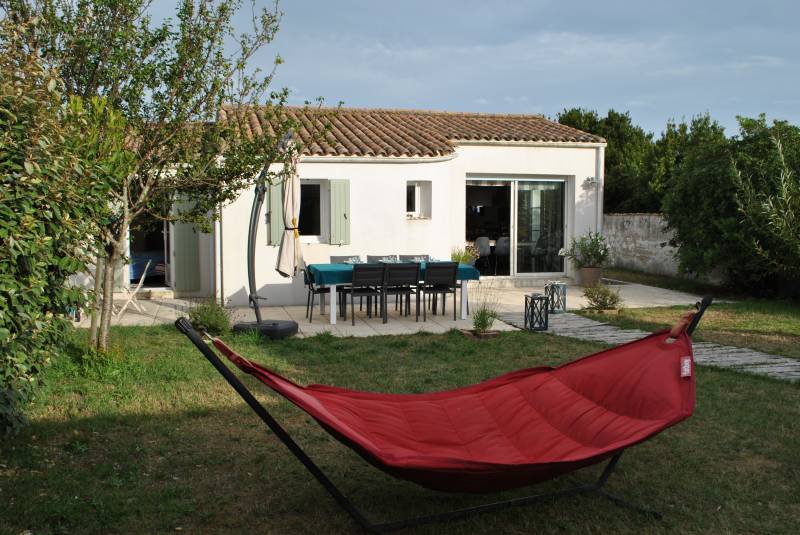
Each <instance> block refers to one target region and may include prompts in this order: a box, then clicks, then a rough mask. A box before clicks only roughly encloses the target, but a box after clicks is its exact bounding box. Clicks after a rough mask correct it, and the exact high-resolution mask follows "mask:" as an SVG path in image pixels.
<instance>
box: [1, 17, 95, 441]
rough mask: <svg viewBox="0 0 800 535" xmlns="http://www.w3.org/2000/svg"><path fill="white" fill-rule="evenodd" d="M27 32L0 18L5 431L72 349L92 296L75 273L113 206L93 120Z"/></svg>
mask: <svg viewBox="0 0 800 535" xmlns="http://www.w3.org/2000/svg"><path fill="white" fill-rule="evenodd" d="M26 31H27V26H25V25H20V24H12V23H11V22H10V21H8V20H6V21H0V434H6V433H12V432H15V431H16V430H18V429H19V428H20V426H21V425H22V424H24V422H25V416H24V407H25V404H26V403H27V402H28V401H29V400H30V399H31V397H32V396H33V395H34V392H35V387H36V386H37V384H38V381H39V378H38V377H39V373H40V372H41V370H42V368H43V367H44V366H45V365H47V363H48V362H49V360H50V358H51V357H52V356H53V355H54V354H56V353H58V352H62V351H63V348H64V345H65V333H66V332H67V329H68V328H69V321H68V320H66V319H65V314H66V312H67V311H68V310H70V309H76V308H80V307H81V306H82V305H83V304H84V303H85V299H86V292H85V291H84V290H83V289H82V288H72V287H69V285H68V278H69V276H70V275H72V274H74V273H76V272H79V271H83V270H85V269H86V261H87V260H88V258H87V255H88V253H90V252H91V251H87V247H88V246H89V244H87V241H90V240H87V237H88V236H91V235H93V234H94V233H96V225H95V222H96V221H97V220H98V218H99V217H100V215H99V214H101V213H104V212H105V210H106V207H107V206H108V196H107V190H106V189H104V184H103V182H102V181H100V180H97V168H96V167H95V166H92V165H90V164H89V163H87V158H86V157H85V151H88V150H90V149H91V148H92V146H93V143H94V142H95V141H96V136H93V133H94V132H96V130H92V128H93V124H94V123H93V122H92V118H91V116H89V115H88V114H87V113H86V108H85V107H84V105H83V104H82V103H81V102H80V101H79V99H77V98H71V99H69V100H68V101H67V99H66V98H64V95H63V94H62V93H61V89H62V87H63V85H62V84H61V82H60V81H59V79H58V78H57V77H56V76H55V74H54V73H53V72H51V71H49V70H48V69H47V68H46V67H45V66H44V64H43V62H42V61H41V60H40V58H39V57H38V56H37V55H36V52H35V51H33V50H31V49H30V48H28V45H27V43H28V41H27V38H28V36H27V35H26ZM87 105H88V106H92V105H93V104H92V103H87ZM93 140H94V141H93Z"/></svg>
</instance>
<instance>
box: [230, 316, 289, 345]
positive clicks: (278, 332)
mask: <svg viewBox="0 0 800 535" xmlns="http://www.w3.org/2000/svg"><path fill="white" fill-rule="evenodd" d="M233 332H235V333H251V332H257V333H259V334H260V335H261V336H263V337H264V338H269V339H270V340H281V339H283V338H288V337H290V336H294V335H295V334H297V322H296V321H290V320H266V321H262V322H261V323H259V322H257V321H244V322H242V323H237V324H235V325H234V326H233Z"/></svg>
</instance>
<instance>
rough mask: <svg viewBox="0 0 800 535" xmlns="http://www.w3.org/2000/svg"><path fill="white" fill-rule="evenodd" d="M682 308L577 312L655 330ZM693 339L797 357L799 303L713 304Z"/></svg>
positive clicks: (751, 301)
mask: <svg viewBox="0 0 800 535" xmlns="http://www.w3.org/2000/svg"><path fill="white" fill-rule="evenodd" d="M685 309H686V307H653V308H629V309H624V310H623V311H622V312H621V313H620V314H596V313H588V312H581V313H582V314H584V315H586V316H587V317H590V318H593V319H597V320H600V321H604V322H607V323H610V324H612V325H617V326H619V327H623V328H626V329H644V330H646V331H655V330H657V329H663V328H664V327H666V326H668V325H672V324H673V323H674V322H675V320H676V318H677V317H678V316H680V312H681V311H683V310H685ZM694 339H695V340H696V341H705V342H714V343H717V344H724V345H731V346H737V347H749V348H752V349H757V350H759V351H765V352H767V353H773V354H776V355H785V356H787V357H795V358H800V303H798V302H797V301H779V300H768V299H748V300H744V301H737V302H734V303H714V304H713V305H712V306H711V307H709V308H708V309H707V310H706V313H705V315H704V316H703V319H702V321H701V322H700V326H699V327H698V330H697V332H696V334H695V336H694Z"/></svg>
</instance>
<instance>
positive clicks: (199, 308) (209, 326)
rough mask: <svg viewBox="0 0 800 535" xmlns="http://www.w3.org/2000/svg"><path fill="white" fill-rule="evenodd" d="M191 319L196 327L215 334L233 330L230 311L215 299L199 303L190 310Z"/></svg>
mask: <svg viewBox="0 0 800 535" xmlns="http://www.w3.org/2000/svg"><path fill="white" fill-rule="evenodd" d="M189 321H190V322H191V324H192V327H194V328H195V329H198V330H200V329H202V330H205V331H206V332H207V333H208V334H212V335H214V336H217V335H220V334H226V333H228V332H230V330H231V313H230V311H229V310H228V309H227V308H225V307H224V306H222V305H221V304H219V303H217V301H216V300H214V299H209V300H208V301H203V302H202V303H198V304H197V305H196V306H195V307H194V308H192V309H191V310H189Z"/></svg>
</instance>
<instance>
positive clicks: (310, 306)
mask: <svg viewBox="0 0 800 535" xmlns="http://www.w3.org/2000/svg"><path fill="white" fill-rule="evenodd" d="M300 271H302V272H303V283H305V285H306V288H308V296H307V297H306V317H307V318H308V322H309V323H311V321H312V320H313V317H314V299H315V298H316V296H318V295H320V294H330V293H331V289H330V288H324V287H323V288H320V287H319V286H317V285H316V283H315V282H314V274H313V273H311V272H310V271H308V270H307V269H305V268H303V269H301V270H300Z"/></svg>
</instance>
